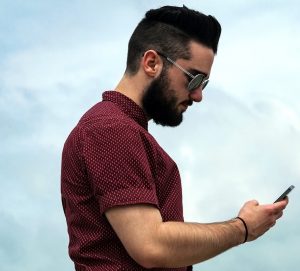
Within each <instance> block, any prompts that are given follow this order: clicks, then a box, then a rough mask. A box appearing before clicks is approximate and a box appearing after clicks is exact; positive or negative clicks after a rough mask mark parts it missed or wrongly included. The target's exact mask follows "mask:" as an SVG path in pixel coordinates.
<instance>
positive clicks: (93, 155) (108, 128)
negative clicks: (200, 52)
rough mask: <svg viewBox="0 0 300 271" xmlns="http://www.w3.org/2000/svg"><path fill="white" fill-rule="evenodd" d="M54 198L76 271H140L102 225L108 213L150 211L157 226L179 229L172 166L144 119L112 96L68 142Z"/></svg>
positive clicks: (179, 202)
mask: <svg viewBox="0 0 300 271" xmlns="http://www.w3.org/2000/svg"><path fill="white" fill-rule="evenodd" d="M61 193H62V203H63V208H64V212H65V216H66V220H67V225H68V233H69V254H70V257H71V259H72V260H73V261H74V264H75V269H76V270H77V271H100V270H104V271H105V270H107V271H116V270H146V269H144V268H143V267H142V266H140V265H138V264H137V263H136V262H135V261H134V260H133V259H132V258H131V257H130V256H129V254H128V253H127V251H126V249H125V248H124V246H123V245H122V243H121V241H120V240H119V238H118V236H117V235H116V233H115V232H114V230H113V229H112V227H111V225H110V224H109V222H108V220H107V219H106V217H105V212H106V211H107V210H108V209H109V208H112V207H115V206H124V205H131V204H151V205H154V206H156V208H158V209H159V211H160V213H161V216H162V219H163V221H164V222H166V221H183V209H182V191H181V181H180V176H179V171H178V168H177V166H176V164H175V162H174V161H173V160H172V159H171V158H170V157H169V155H168V154H167V153H166V152H165V151H164V150H163V149H162V148H161V147H160V146H159V144H158V143H157V142H156V140H155V139H154V138H153V137H152V136H151V135H150V134H149V132H148V120H147V117H146V115H145V113H144V111H143V110H142V109H141V108H140V107H139V106H138V105H137V104H136V103H134V102H133V101H132V100H131V99H129V98H128V97H126V96H125V95H123V94H121V93H119V92H116V91H107V92H104V93H103V100H102V101H101V102H99V103H98V104H96V105H95V106H93V107H92V108H91V109H90V110H88V111H87V112H86V113H85V114H84V115H83V117H82V118H81V119H80V121H79V123H78V124H77V125H76V127H75V128H74V129H73V130H72V132H71V133H70V135H69V136H68V138H67V140H66V142H65V145H64V149H63V154H62V169H61ZM133 238H134V237H133ZM153 270H177V271H179V270H182V271H183V270H188V269H187V268H177V269H174V268H173V269H153ZM190 270H191V269H190Z"/></svg>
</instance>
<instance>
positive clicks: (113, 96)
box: [102, 91, 148, 131]
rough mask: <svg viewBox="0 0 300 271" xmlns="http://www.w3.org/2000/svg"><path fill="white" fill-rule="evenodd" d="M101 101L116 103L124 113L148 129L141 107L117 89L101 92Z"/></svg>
mask: <svg viewBox="0 0 300 271" xmlns="http://www.w3.org/2000/svg"><path fill="white" fill-rule="evenodd" d="M102 99H103V101H109V102H112V103H114V104H116V105H117V106H118V107H119V108H120V109H121V110H122V111H123V113H125V114H126V115H128V116H129V117H130V118H132V119H133V120H135V121H136V122H137V123H138V124H139V125H141V126H142V127H143V128H144V129H146V130H147V131H148V119H147V116H146V114H145V112H144V111H143V109H142V108H141V107H140V106H138V105H137V104H136V103H135V102H134V101H133V100H131V99H130V98H128V97H127V96H125V95H124V94H122V93H120V92H118V91H105V92H103V94H102Z"/></svg>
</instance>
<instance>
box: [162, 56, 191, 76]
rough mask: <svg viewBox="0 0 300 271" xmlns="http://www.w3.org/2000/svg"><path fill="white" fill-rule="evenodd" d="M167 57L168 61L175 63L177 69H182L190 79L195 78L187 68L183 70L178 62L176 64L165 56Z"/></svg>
mask: <svg viewBox="0 0 300 271" xmlns="http://www.w3.org/2000/svg"><path fill="white" fill-rule="evenodd" d="M166 58H167V60H168V61H169V62H171V63H172V64H173V65H175V66H176V67H177V68H178V69H180V70H181V71H183V72H184V73H185V74H187V75H188V76H189V77H191V78H192V79H194V78H195V76H194V75H192V74H191V73H189V72H188V71H187V70H185V69H184V68H182V67H181V66H180V65H179V64H177V63H176V62H175V61H173V60H172V59H171V58H169V57H166Z"/></svg>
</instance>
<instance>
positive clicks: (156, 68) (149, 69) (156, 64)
mask: <svg viewBox="0 0 300 271" xmlns="http://www.w3.org/2000/svg"><path fill="white" fill-rule="evenodd" d="M141 65H142V68H143V70H144V72H145V73H146V74H147V75H148V76H150V77H157V76H158V75H159V74H160V73H161V70H162V68H163V61H162V59H161V57H160V56H159V55H158V54H157V52H156V51H154V50H148V51H146V52H145V53H144V55H143V59H142V63H141Z"/></svg>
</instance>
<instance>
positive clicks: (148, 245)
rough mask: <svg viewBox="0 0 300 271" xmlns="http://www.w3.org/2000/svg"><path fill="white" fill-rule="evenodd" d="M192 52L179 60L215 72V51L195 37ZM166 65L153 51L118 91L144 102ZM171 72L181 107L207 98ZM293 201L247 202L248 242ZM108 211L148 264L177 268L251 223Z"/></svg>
mask: <svg viewBox="0 0 300 271" xmlns="http://www.w3.org/2000/svg"><path fill="white" fill-rule="evenodd" d="M190 52H191V59H190V60H184V59H178V60H177V63H178V64H179V65H181V66H182V67H183V68H185V69H187V70H190V69H196V70H199V71H201V72H204V73H206V74H208V76H209V74H210V71H211V67H212V64H213V60H214V54H213V51H212V50H211V49H209V48H207V47H205V46H203V45H201V44H199V43H196V42H191V43H190ZM162 68H163V61H162V59H161V57H160V56H159V55H157V53H156V52H155V51H154V50H149V51H147V52H145V54H144V56H143V58H142V59H141V63H140V68H139V71H138V73H137V74H135V75H134V76H128V75H126V74H125V75H124V77H123V78H122V79H121V81H120V83H119V84H118V86H117V87H116V90H117V91H119V92H121V93H123V94H124V95H126V96H128V97H129V98H130V99H132V100H133V101H134V102H136V103H137V104H138V105H140V106H141V107H142V103H141V100H142V97H143V94H144V93H145V89H147V86H149V84H150V83H151V82H152V80H154V79H155V78H157V77H158V76H159V75H160V73H161V71H162ZM168 77H169V79H170V89H172V90H173V91H174V94H175V95H176V97H177V106H176V107H177V110H178V112H184V111H186V109H187V108H188V106H189V105H190V104H191V101H192V102H200V101H201V100H202V89H200V88H198V89H196V90H194V91H192V92H189V91H188V90H187V78H186V77H185V75H184V74H183V72H182V71H180V70H179V69H178V68H176V67H175V66H174V65H172V66H171V67H170V68H169V70H168ZM149 119H150V117H149ZM287 204H288V199H285V200H283V201H281V202H278V203H275V204H267V205H259V204H258V202H257V201H256V200H252V201H248V202H246V203H245V204H244V206H243V207H242V208H241V209H240V211H239V213H238V216H239V217H241V218H243V219H244V220H245V222H246V224H247V227H248V239H247V241H252V240H255V239H256V238H258V237H259V236H261V235H262V234H264V233H265V232H266V231H268V230H269V229H270V228H271V227H272V226H274V225H275V223H276V220H277V219H279V218H280V217H281V216H282V214H283V210H284V208H285V207H286V206H287ZM105 215H106V217H107V219H108V221H109V223H110V224H111V226H112V227H113V229H114V230H115V232H116V234H117V235H118V237H119V238H120V240H121V242H122V243H123V245H124V247H125V249H126V250H127V252H128V254H129V255H130V256H131V257H132V258H133V259H134V260H135V261H136V262H137V263H138V264H140V265H141V266H143V267H145V268H155V267H156V268H157V267H161V268H172V267H173V268H174V267H175V268H176V267H182V266H188V265H192V264H195V263H199V262H201V261H204V260H207V259H209V258H211V257H214V256H216V255H218V254H220V253H222V252H224V251H226V250H227V249H229V248H232V247H234V246H237V245H239V244H241V243H243V241H244V238H245V228H244V225H243V223H242V222H241V221H240V220H239V219H232V220H229V221H224V222H218V223H208V224H203V223H187V222H163V221H162V217H161V214H160V212H159V210H158V209H157V208H156V207H155V206H152V205H146V204H137V205H128V206H119V207H113V208H111V209H109V210H108V211H107V212H106V213H105Z"/></svg>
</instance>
